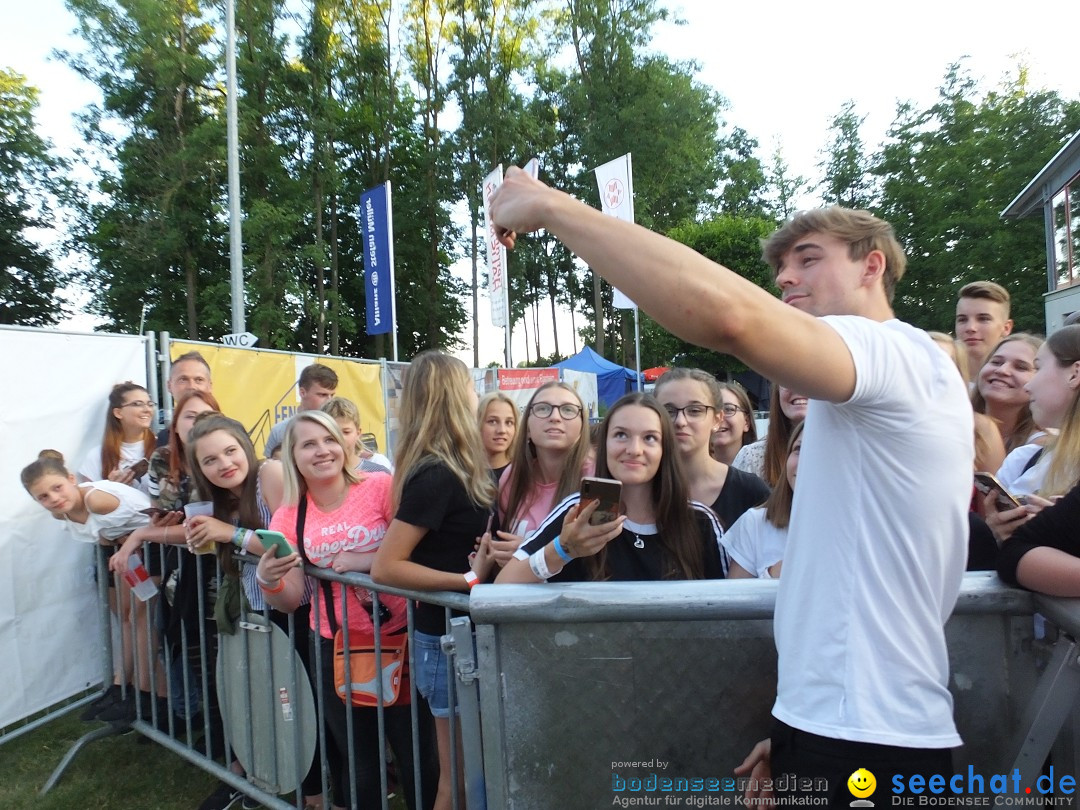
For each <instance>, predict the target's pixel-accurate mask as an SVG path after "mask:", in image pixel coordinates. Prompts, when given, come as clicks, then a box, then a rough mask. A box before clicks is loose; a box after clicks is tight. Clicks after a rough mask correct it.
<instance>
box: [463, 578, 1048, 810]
mask: <svg viewBox="0 0 1080 810" xmlns="http://www.w3.org/2000/svg"><path fill="white" fill-rule="evenodd" d="M823 586H824V587H827V584H823ZM775 594H776V583H775V582H771V583H770V582H764V581H755V580H747V581H729V582H687V583H595V584H575V585H571V586H556V585H544V586H494V587H490V586H489V587H485V586H478V587H477V588H475V589H474V590H473V593H472V600H471V611H472V618H473V622H474V623H475V625H476V637H477V647H478V650H477V652H478V661H479V683H480V698H481V718H482V726H483V735H484V764H485V776H486V780H487V800H488V806H489V807H500V808H508V810H521V809H524V808H528V809H530V810H531V809H532V808H536V810H546V809H547V808H553V807H567V808H593V807H608V806H611V805H612V801H613V798H614V794H613V791H612V787H613V780H615V779H617V778H619V779H626V778H627V777H634V778H648V777H649V776H650V775H651V774H657V775H658V776H668V777H686V778H703V779H708V778H714V777H715V778H721V779H722V778H726V777H730V776H732V769H733V768H734V767H735V765H737V764H738V763H739V762H741V761H742V759H743V758H744V757H745V756H746V755H747V754H748V753H749V751H750V749H751V747H752V746H753V744H754V743H755V742H757V741H758V740H760V739H762V738H764V737H766V736H768V730H769V727H770V723H771V718H770V709H771V706H772V703H773V699H774V698H775V688H776V651H775V647H774V645H773V639H772V626H771V625H772V622H771V615H772V609H773V604H774V600H775ZM1031 611H1032V600H1031V595H1030V594H1027V593H1024V592H1021V591H1014V590H1010V589H1005V588H1003V587H1002V586H1001V585H1000V583H998V582H997V580H996V577H993V576H991V575H989V574H974V575H969V576H968V577H967V579H966V580H965V583H964V590H963V596H962V597H961V599H960V602H959V604H958V606H957V611H956V613H955V615H954V616H953V618H952V619H951V620H950V621H949V624H948V626H947V637H948V641H949V650H950V659H951V667H952V669H951V671H952V677H951V682H950V688H951V691H952V693H953V695H954V698H955V702H956V710H955V713H956V718H957V723H958V726H959V728H960V731H961V734H962V736H963V737H964V739H965V741H966V743H967V744H966V745H965V746H964V748H962V749H959V750H958V751H957V757H956V761H957V764H958V765H959V766H961V767H965V768H966V765H967V764H968V763H971V764H973V765H974V766H975V767H976V768H977V769H979V768H982V769H984V772H999V771H1000V769H1001V767H1002V766H1003V765H1004V764H1005V763H1006V762H1007V759H1008V753H1009V752H1008V750H1007V749H1008V746H1009V736H1010V734H1012V733H1013V732H1015V731H1016V730H1017V726H1018V723H1019V717H1020V714H1021V711H1022V707H1023V703H1024V702H1025V701H1026V699H1027V696H1028V695H1029V694H1030V691H1031V688H1032V685H1033V684H1034V681H1035V679H1036V675H1037V670H1036V663H1035V658H1036V657H1035V656H1034V655H1033V646H1032V621H1031ZM991 768H992V769H994V770H993V771H991V770H990V769H991ZM733 795H734V792H732V793H730V794H729V796H733ZM686 806H690V805H686Z"/></svg>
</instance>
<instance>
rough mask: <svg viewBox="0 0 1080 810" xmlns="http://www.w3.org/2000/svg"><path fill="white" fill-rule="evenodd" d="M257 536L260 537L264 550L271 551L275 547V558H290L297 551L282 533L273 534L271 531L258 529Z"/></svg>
mask: <svg viewBox="0 0 1080 810" xmlns="http://www.w3.org/2000/svg"><path fill="white" fill-rule="evenodd" d="M255 534H257V535H258V536H259V539H260V540H261V541H262V544H263V548H265V549H269V548H270V547H271V546H273V547H274V557H276V558H277V559H279V560H280V559H281V558H282V557H288V556H289V555H290V554H292V553H293V552H294V551H295V549H294V548H293V547H292V546H291V545H289V541H288V540H286V539H285V535H283V534H282V533H281V532H272V531H270V530H269V529H256V530H255Z"/></svg>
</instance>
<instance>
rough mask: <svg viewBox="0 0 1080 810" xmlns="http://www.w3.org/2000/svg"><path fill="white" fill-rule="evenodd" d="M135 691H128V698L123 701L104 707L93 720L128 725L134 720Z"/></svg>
mask: <svg viewBox="0 0 1080 810" xmlns="http://www.w3.org/2000/svg"><path fill="white" fill-rule="evenodd" d="M134 691H135V690H133V689H129V690H128V696H127V697H126V698H124V699H123V700H117V701H116V703H114V704H112V705H111V706H106V707H105V708H104V709H103V710H102V711H100V712H98V715H97V717H95V718H94V719H95V720H104V721H105V722H106V723H130V722H131V721H132V720H134V719H135V695H134V694H132V693H133V692H134Z"/></svg>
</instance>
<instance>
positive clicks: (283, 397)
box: [169, 341, 387, 457]
mask: <svg viewBox="0 0 1080 810" xmlns="http://www.w3.org/2000/svg"><path fill="white" fill-rule="evenodd" d="M191 351H196V352H199V353H200V354H201V355H202V356H203V357H205V358H206V362H207V363H209V364H210V374H211V378H212V379H213V381H214V396H215V397H217V401H218V403H219V404H220V405H221V409H222V412H223V413H225V414H226V415H227V416H230V417H232V418H233V419H236V420H237V421H239V422H241V423H242V424H243V425H244V427H246V428H247V431H248V434H249V435H250V436H251V441H252V443H253V444H254V445H255V452H256V455H258V456H259V457H261V456H262V450H263V447H265V446H266V439H267V437H268V436H269V435H270V429H271V428H272V427H273V426H274V425H275V424H277V423H278V422H284V421H285V420H286V419H288V418H289V417H290V416H292V415H293V414H294V413H296V411H297V409H298V407H299V405H300V395H299V392H298V390H297V387H296V381H297V379H299V377H300V372H301V371H303V369H304V366H308V365H310V364H312V363H315V362H318V363H321V364H322V365H324V366H329V367H330V368H332V369H333V370H334V372H335V373H336V374H337V375H338V387H337V395H338V396H339V397H345V398H346V399H351V400H352V401H353V402H354V403H355V404H356V407H357V409H358V410H359V411H360V430H361V432H362V433H371V434H374V436H375V442H376V444H377V445H378V448H377V449H378V451H379V452H380V453H385V452H386V446H387V445H386V410H385V408H384V407H383V391H382V380H381V377H382V375H381V373H380V372H381V367H380V366H379V364H378V363H359V362H356V361H353V360H342V359H339V358H331V357H315V356H313V355H310V354H283V353H280V352H262V351H259V350H258V349H238V348H234V347H232V346H213V345H207V344H205V343H184V342H181V341H172V343H171V344H170V346H169V356H170V357H171V358H172V359H174V360H175V359H176V358H177V357H179V356H180V355H182V354H184V353H186V352H191Z"/></svg>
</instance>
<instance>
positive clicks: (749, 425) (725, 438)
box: [712, 382, 757, 464]
mask: <svg viewBox="0 0 1080 810" xmlns="http://www.w3.org/2000/svg"><path fill="white" fill-rule="evenodd" d="M717 385H718V386H720V397H721V401H720V402H718V403H717V406H716V407H717V408H718V409H719V411H720V413H719V415H720V417H721V419H720V427H719V428H718V429H717V431H716V433H714V434H713V437H712V454H713V458H715V459H716V460H717V461H722V462H724V463H725V464H732V463H734V461H735V456H737V455H738V454H739V451H740V450H742V449H743V447H745V446H746V445H748V444H752V443H753V442H756V441H757V426H756V425H755V424H754V411H753V409H751V407H750V397H749V396H748V395H747V393H746V389H745V388H743V387H742V386H741V385H739V384H738V383H730V382H723V383H722V382H718V383H717Z"/></svg>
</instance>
